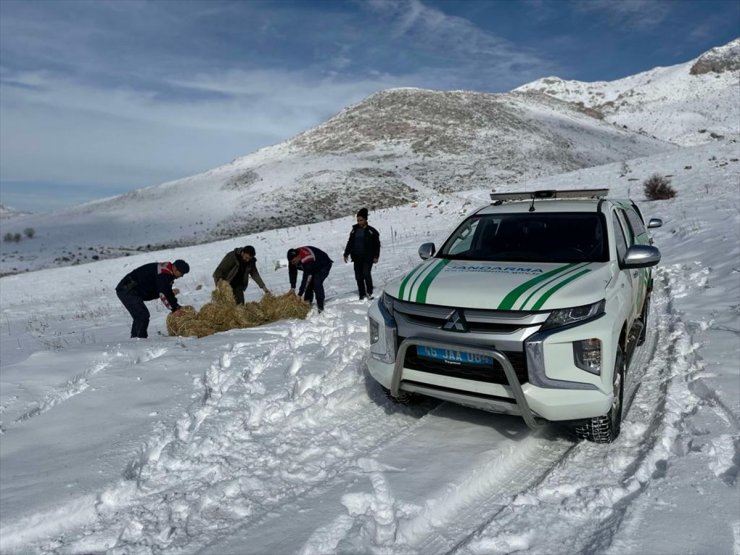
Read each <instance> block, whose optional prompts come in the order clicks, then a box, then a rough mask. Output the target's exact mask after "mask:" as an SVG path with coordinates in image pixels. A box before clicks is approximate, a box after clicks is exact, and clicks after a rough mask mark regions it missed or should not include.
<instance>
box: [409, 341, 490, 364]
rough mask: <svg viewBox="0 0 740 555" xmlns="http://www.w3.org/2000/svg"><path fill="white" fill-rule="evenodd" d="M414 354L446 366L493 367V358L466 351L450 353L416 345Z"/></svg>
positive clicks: (446, 350)
mask: <svg viewBox="0 0 740 555" xmlns="http://www.w3.org/2000/svg"><path fill="white" fill-rule="evenodd" d="M416 354H417V355H418V356H420V357H422V358H427V359H432V360H443V361H444V362H446V363H448V364H456V365H457V364H477V365H480V366H493V358H491V357H487V356H485V355H477V354H475V353H468V352H466V351H452V350H450V349H439V348H436V347H424V346H422V345H417V347H416Z"/></svg>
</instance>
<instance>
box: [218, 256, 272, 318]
mask: <svg viewBox="0 0 740 555" xmlns="http://www.w3.org/2000/svg"><path fill="white" fill-rule="evenodd" d="M255 254H256V253H255V250H254V247H253V246H252V245H247V246H246V247H242V248H239V249H234V250H233V251H231V252H229V253H227V254H226V256H224V258H223V260H221V263H220V264H219V265H218V267H217V268H216V271H215V272H213V281H214V282H215V284H216V287H218V282H219V281H221V280H224V281H228V282H229V285H231V290H232V291H233V292H234V299H235V300H236V304H244V291H246V290H247V285H249V278H250V277H251V278H252V279H253V280H254V282H255V283H256V284H257V285H259V287H260V289H262V291H264V292H265V293H266V294H270V290H269V289H268V288H267V286H266V285H265V282H264V281H262V276H260V273H259V271H258V270H257V257H256V256H255Z"/></svg>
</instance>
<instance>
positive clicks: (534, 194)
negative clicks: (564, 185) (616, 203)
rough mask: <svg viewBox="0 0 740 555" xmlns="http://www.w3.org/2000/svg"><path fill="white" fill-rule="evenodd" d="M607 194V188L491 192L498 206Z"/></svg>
mask: <svg viewBox="0 0 740 555" xmlns="http://www.w3.org/2000/svg"><path fill="white" fill-rule="evenodd" d="M608 194H609V189H564V190H561V191H557V190H554V189H548V190H541V191H529V192H524V193H491V200H492V201H493V204H494V205H496V206H498V205H499V204H503V203H504V202H508V201H512V200H532V201H534V200H535V199H601V198H604V197H606V196H607V195H608Z"/></svg>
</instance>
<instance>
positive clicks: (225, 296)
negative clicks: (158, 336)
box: [167, 281, 311, 337]
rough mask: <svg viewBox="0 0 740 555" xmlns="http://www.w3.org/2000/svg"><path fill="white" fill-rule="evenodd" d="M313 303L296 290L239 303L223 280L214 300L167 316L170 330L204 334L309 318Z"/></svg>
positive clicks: (184, 334)
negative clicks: (294, 292) (196, 307)
mask: <svg viewBox="0 0 740 555" xmlns="http://www.w3.org/2000/svg"><path fill="white" fill-rule="evenodd" d="M310 310H311V305H309V304H308V303H307V302H305V301H304V300H303V299H301V298H299V297H297V296H296V295H294V294H292V293H285V294H284V295H277V296H276V295H264V296H263V297H262V299H260V301H259V302H250V303H246V304H243V305H237V304H236V300H235V299H234V293H233V291H232V290H231V286H230V285H229V284H228V282H225V281H220V282H219V283H218V286H217V287H216V289H215V290H214V291H213V293H211V302H209V303H206V304H205V305H203V307H202V308H201V309H200V311H199V312H196V311H195V309H194V308H193V307H192V306H185V307H182V309H181V310H180V311H179V312H178V313H177V314H175V313H173V314H170V315H169V316H167V333H169V334H170V335H183V336H189V337H204V336H206V335H211V334H214V333H216V332H220V331H227V330H231V329H238V328H252V327H255V326H261V325H263V324H268V323H270V322H276V321H277V320H285V319H291V318H300V319H305V318H306V316H308V313H309V311H310Z"/></svg>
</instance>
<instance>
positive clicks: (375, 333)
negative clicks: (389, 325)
mask: <svg viewBox="0 0 740 555" xmlns="http://www.w3.org/2000/svg"><path fill="white" fill-rule="evenodd" d="M368 320H369V321H370V325H369V326H368V331H369V332H370V345H375V344H376V343H377V342H378V341H380V324H378V323H377V322H376V321H375V320H373V319H372V318H369V319H368Z"/></svg>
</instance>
